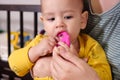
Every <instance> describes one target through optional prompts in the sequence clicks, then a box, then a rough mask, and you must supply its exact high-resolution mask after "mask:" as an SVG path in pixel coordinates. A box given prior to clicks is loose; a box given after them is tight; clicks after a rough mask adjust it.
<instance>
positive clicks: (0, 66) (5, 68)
mask: <svg viewBox="0 0 120 80" xmlns="http://www.w3.org/2000/svg"><path fill="white" fill-rule="evenodd" d="M0 11H6V13H7V15H6V16H7V21H6V23H7V24H6V25H7V26H6V27H7V35H8V40H7V41H8V55H10V54H11V41H10V39H11V34H10V33H11V18H12V17H11V12H12V11H15V12H19V17H20V20H19V23H20V24H19V26H20V47H23V46H24V41H23V40H24V37H23V32H24V27H25V26H24V12H33V14H34V15H33V17H34V20H33V21H34V26H33V27H34V36H36V34H37V30H38V13H39V12H40V5H5V4H2V5H0ZM5 76H7V78H6V77H5ZM4 77H5V78H4ZM2 79H4V80H32V78H31V76H30V74H27V75H26V76H24V77H18V76H17V75H15V74H14V72H12V71H11V70H10V68H9V65H8V62H7V61H2V60H0V80H2Z"/></svg>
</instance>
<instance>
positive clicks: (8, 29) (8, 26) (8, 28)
mask: <svg viewBox="0 0 120 80" xmlns="http://www.w3.org/2000/svg"><path fill="white" fill-rule="evenodd" d="M10 22H11V20H10V11H7V34H8V55H10V53H11V45H10V43H11V41H10V40H11V39H10V38H11V36H10V32H11V24H10Z"/></svg>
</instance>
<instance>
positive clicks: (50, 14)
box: [42, 13, 54, 16]
mask: <svg viewBox="0 0 120 80" xmlns="http://www.w3.org/2000/svg"><path fill="white" fill-rule="evenodd" d="M42 15H43V16H53V15H54V14H53V13H43V14H42Z"/></svg>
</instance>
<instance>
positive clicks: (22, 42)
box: [20, 11, 24, 48]
mask: <svg viewBox="0 0 120 80" xmlns="http://www.w3.org/2000/svg"><path fill="white" fill-rule="evenodd" d="M23 22H24V21H23V12H22V11H20V46H21V48H22V47H23V46H24V37H23V32H24V30H23V25H24V23H23Z"/></svg>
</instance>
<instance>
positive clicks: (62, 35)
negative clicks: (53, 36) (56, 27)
mask: <svg viewBox="0 0 120 80" xmlns="http://www.w3.org/2000/svg"><path fill="white" fill-rule="evenodd" d="M57 36H58V38H59V39H60V41H62V42H64V43H66V44H67V45H68V46H69V47H70V37H69V34H68V33H67V32H65V31H64V32H61V33H59V34H58V35H57Z"/></svg>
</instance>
